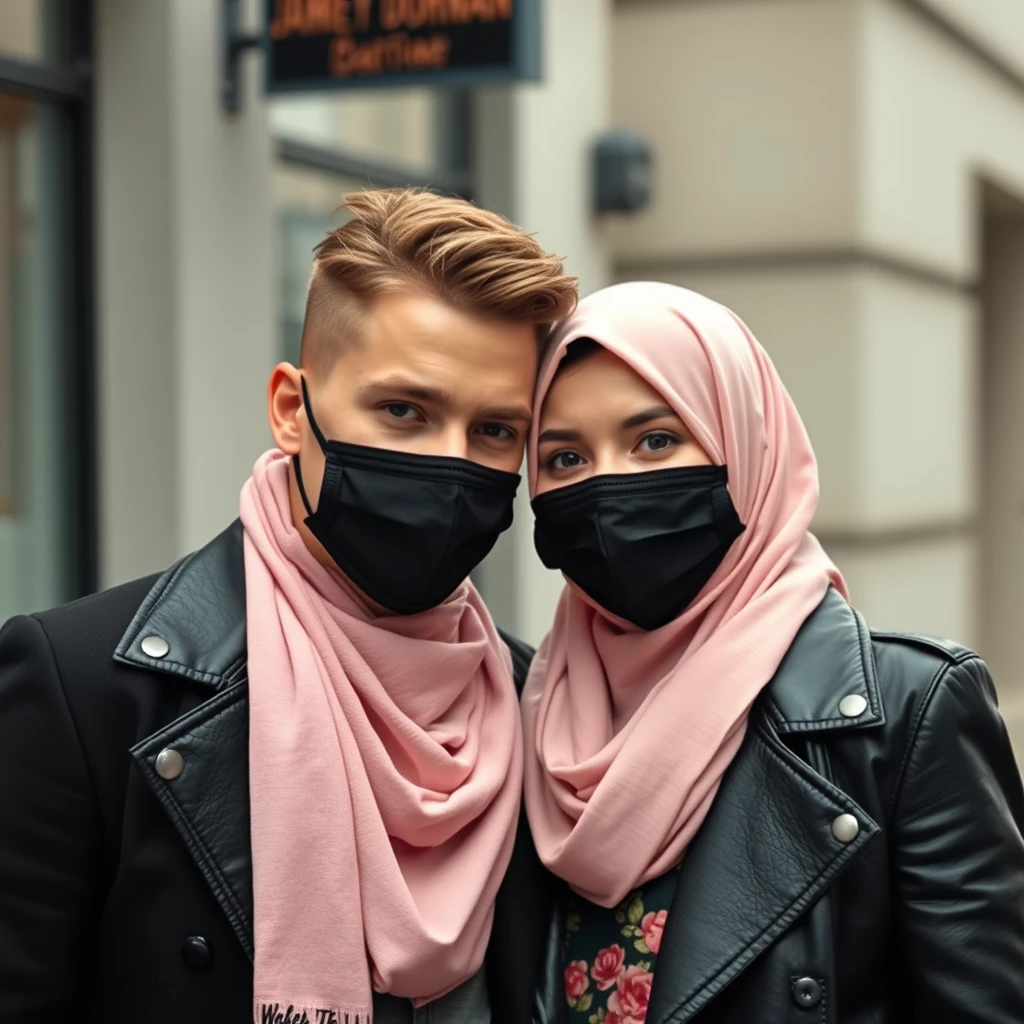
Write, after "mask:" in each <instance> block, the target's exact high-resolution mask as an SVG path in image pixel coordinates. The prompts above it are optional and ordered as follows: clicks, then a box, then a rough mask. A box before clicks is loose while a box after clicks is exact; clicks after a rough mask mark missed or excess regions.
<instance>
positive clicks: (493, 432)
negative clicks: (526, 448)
mask: <svg viewBox="0 0 1024 1024" xmlns="http://www.w3.org/2000/svg"><path fill="white" fill-rule="evenodd" d="M480 433H481V434H483V435H484V436H485V437H491V438H494V439H495V440H497V441H507V440H508V439H509V438H511V437H515V433H514V432H513V431H512V430H511V429H510V428H509V427H506V426H505V424H504V423H484V424H483V426H481V427H480Z"/></svg>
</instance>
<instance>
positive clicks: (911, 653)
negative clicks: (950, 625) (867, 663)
mask: <svg viewBox="0 0 1024 1024" xmlns="http://www.w3.org/2000/svg"><path fill="white" fill-rule="evenodd" d="M870 635H871V642H872V645H873V646H874V647H876V648H882V649H884V648H885V647H886V646H890V647H893V648H896V649H898V650H901V651H902V652H903V654H904V656H905V657H908V658H915V657H917V658H920V659H922V663H923V662H925V661H934V660H936V659H937V660H938V661H939V662H942V663H945V664H950V665H952V664H958V663H960V662H963V661H970V660H971V659H972V658H977V657H978V654H977V653H976V652H975V651H972V650H971V649H970V648H969V647H965V646H964V645H963V644H960V643H957V642H956V641H955V640H946V639H944V638H942V637H937V636H928V635H926V634H924V633H900V632H893V631H890V630H880V629H872V630H871V631H870Z"/></svg>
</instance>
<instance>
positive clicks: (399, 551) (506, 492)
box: [294, 380, 519, 615]
mask: <svg viewBox="0 0 1024 1024" xmlns="http://www.w3.org/2000/svg"><path fill="white" fill-rule="evenodd" d="M302 400H303V403H304V404H305V407H306V415H307V416H308V417H309V425H310V426H311V427H312V429H313V434H314V436H315V437H316V440H317V443H318V444H319V445H320V448H321V450H322V451H323V453H324V459H325V465H324V479H323V483H322V484H321V486H320V500H319V501H318V502H317V506H316V511H315V512H314V511H313V509H312V507H311V506H310V504H309V499H308V498H307V497H306V489H305V487H304V486H303V483H302V470H301V468H300V466H299V460H298V457H297V456H296V458H295V460H294V463H295V476H296V480H297V482H298V485H299V493H300V494H301V495H302V503H303V504H304V505H305V506H306V511H307V512H308V513H309V515H308V517H307V519H306V525H307V526H308V527H309V530H310V532H311V533H312V534H313V536H314V537H316V539H317V540H318V541H319V542H320V543H321V544H322V545H323V546H324V549H325V550H326V551H327V553H328V554H329V555H330V556H331V558H333V559H334V561H335V562H336V563H337V565H338V568H339V569H341V571H342V572H343V573H344V574H345V575H346V576H347V577H348V578H349V579H350V580H351V581H352V582H353V583H354V584H355V585H356V586H357V587H359V589H360V590H362V591H363V593H364V594H366V595H367V597H369V598H371V599H372V600H373V601H376V602H377V604H379V605H382V606H383V607H384V608H387V609H388V610H390V611H393V612H397V613H399V614H402V615H407V614H412V613H413V612H422V611H425V610H426V609H428V608H433V607H435V606H436V605H439V604H440V603H441V602H442V601H443V600H444V599H445V598H446V597H448V596H449V595H450V594H451V593H452V591H454V590H455V589H456V588H457V587H458V586H459V584H460V583H462V581H463V580H464V579H465V578H466V577H467V576H468V575H469V574H470V572H472V570H473V569H475V568H476V567H477V566H478V565H479V564H480V562H482V561H483V559H484V557H485V556H486V555H487V553H488V552H489V551H490V550H491V548H492V547H494V543H495V541H497V539H498V535H499V534H500V533H501V532H502V531H503V530H507V529H508V528H509V526H511V525H512V503H513V500H514V499H515V495H516V490H517V488H518V487H519V474H518V473H504V472H501V471H500V470H497V469H489V468H487V467H486V466H478V465H477V464H476V463H475V462H470V461H469V460H468V459H455V458H449V457H444V456H433V455H410V454H408V453H406V452H393V451H389V450H387V449H383V448H367V447H365V446H363V445H357V444H344V443H343V442H341V441H328V440H327V438H325V437H324V435H323V433H322V432H321V430H320V428H319V427H318V426H317V423H316V420H315V419H314V417H313V410H312V408H311V406H310V403H309V393H308V392H307V390H306V382H305V380H303V381H302Z"/></svg>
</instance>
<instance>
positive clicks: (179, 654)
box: [114, 519, 246, 690]
mask: <svg viewBox="0 0 1024 1024" xmlns="http://www.w3.org/2000/svg"><path fill="white" fill-rule="evenodd" d="M242 538H243V532H242V523H241V521H240V520H237V519H236V520H235V521H234V522H233V523H232V524H231V526H229V527H228V528H227V529H226V530H225V531H224V532H223V533H221V534H220V535H219V536H217V537H215V538H214V539H213V540H212V541H210V543H209V544H207V545H206V546H205V547H204V548H201V549H200V550H198V551H196V552H194V553H193V554H191V555H189V556H188V557H186V558H183V559H182V560H181V561H180V562H178V564H177V565H175V566H172V568H170V569H168V570H167V572H165V573H164V575H163V576H161V577H160V579H159V580H158V581H157V583H156V585H155V586H154V587H153V589H152V590H151V591H150V592H149V595H148V596H147V597H146V600H145V601H144V602H143V603H142V606H141V607H140V608H139V610H138V611H137V612H136V613H135V617H134V618H133V619H132V621H131V624H130V625H129V626H128V629H127V631H126V632H125V634H124V636H123V637H122V638H121V642H120V643H119V644H118V645H117V649H116V650H115V652H114V659H115V660H116V661H120V662H122V663H124V664H127V665H133V666H135V667H137V668H144V669H150V670H153V671H157V672H167V673H170V674H172V675H177V676H181V677H183V678H185V679H189V680H191V681H192V682H195V683H202V684H203V685H205V686H209V687H212V688H213V689H214V690H222V689H224V688H225V687H227V686H230V685H231V684H232V683H235V682H238V681H239V680H240V679H243V678H244V677H245V666H246V643H245V562H244V554H243V546H242ZM165 649H166V653H161V652H163V651H164V650H165Z"/></svg>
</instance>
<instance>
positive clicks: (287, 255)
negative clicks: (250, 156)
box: [273, 167, 366, 366]
mask: <svg viewBox="0 0 1024 1024" xmlns="http://www.w3.org/2000/svg"><path fill="white" fill-rule="evenodd" d="M364 188H366V182H365V181H356V180H355V179H354V178H343V177H340V176H334V175H327V174H321V173H318V172H315V171H305V170H302V169H298V168H293V167H276V168H275V169H274V176H273V190H274V213H275V218H276V222H277V238H278V242H277V253H278V268H277V277H278V281H279V283H280V288H281V306H280V308H281V325H280V329H281V347H280V353H281V358H282V359H285V360H287V361H288V362H290V363H294V364H295V365H296V366H297V365H298V362H299V344H300V342H301V340H302V318H303V316H304V315H305V309H306V286H307V285H308V284H309V272H310V268H311V267H312V265H313V247H314V246H315V245H317V244H318V243H319V242H320V241H321V240H322V239H323V237H324V235H325V234H326V233H327V232H328V231H329V230H330V229H331V228H334V227H338V226H339V225H341V224H344V222H345V217H344V215H343V214H342V213H336V212H335V211H336V210H337V208H338V204H339V203H340V202H341V197H342V196H343V195H344V194H345V193H346V192H358V191H359V190H360V189H364Z"/></svg>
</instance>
